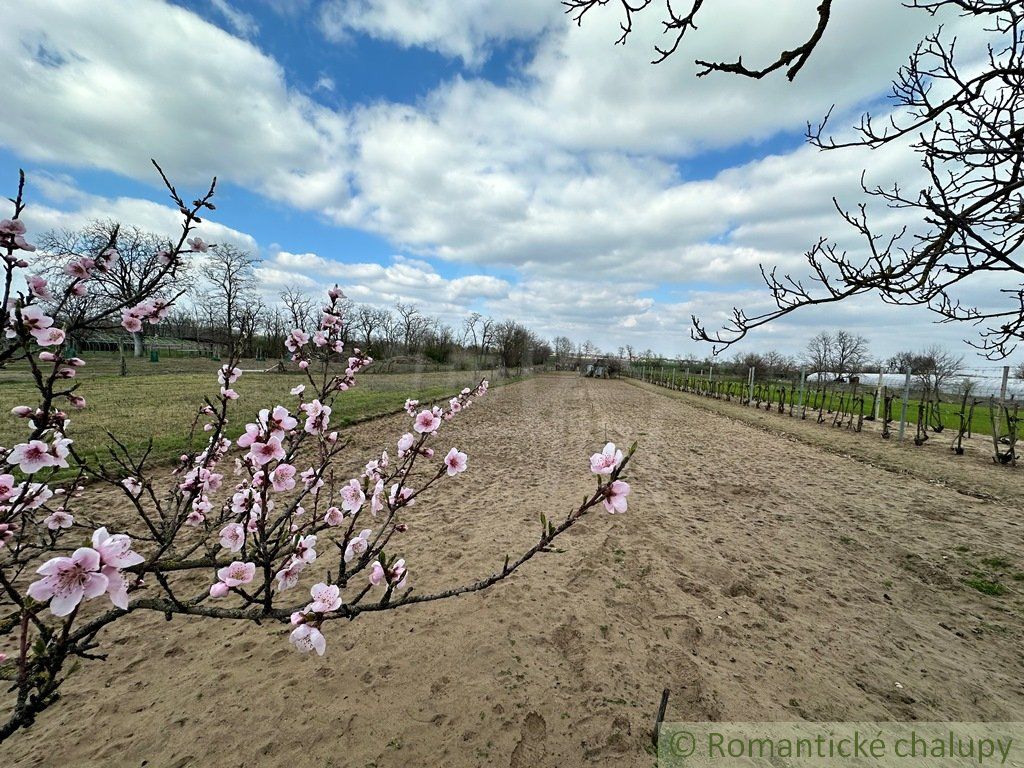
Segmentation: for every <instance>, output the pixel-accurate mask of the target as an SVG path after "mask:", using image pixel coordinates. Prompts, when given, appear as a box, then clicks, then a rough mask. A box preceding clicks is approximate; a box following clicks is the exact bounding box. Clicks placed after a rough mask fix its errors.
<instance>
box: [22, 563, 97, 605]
mask: <svg viewBox="0 0 1024 768" xmlns="http://www.w3.org/2000/svg"><path fill="white" fill-rule="evenodd" d="M99 569H100V553H99V552H97V551H96V550H95V549H91V548H90V547H79V548H78V549H76V550H75V552H74V554H72V555H71V557H54V558H51V559H50V560H47V561H46V562H45V563H43V564H42V565H41V566H40V567H39V570H38V571H36V572H37V573H39V574H42V576H43V577H44V578H42V579H40V580H39V581H34V582H32V583H31V584H29V587H28V594H29V597H31V598H32V599H33V600H38V601H39V602H46V601H47V600H50V613H52V614H53V615H54V616H67V615H68V614H69V613H71V612H72V611H73V610H74V609H75V608H76V607H77V606H78V604H79V603H80V602H82V600H83V599H85V600H91V599H92V598H94V597H98V596H99V595H102V594H103V593H104V592H105V591H106V590H107V577H106V576H104V575H103V574H102V573H99Z"/></svg>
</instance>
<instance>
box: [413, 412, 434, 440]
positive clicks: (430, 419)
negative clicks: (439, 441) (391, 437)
mask: <svg viewBox="0 0 1024 768" xmlns="http://www.w3.org/2000/svg"><path fill="white" fill-rule="evenodd" d="M440 426H441V417H440V416H438V415H437V414H436V413H434V412H433V411H420V412H419V413H417V414H416V420H415V421H414V422H413V425H412V428H413V429H414V430H416V431H417V432H419V433H420V434H421V435H422V434H428V433H429V434H433V433H434V432H437V428H438V427H440Z"/></svg>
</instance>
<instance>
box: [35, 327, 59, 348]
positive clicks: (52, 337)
mask: <svg viewBox="0 0 1024 768" xmlns="http://www.w3.org/2000/svg"><path fill="white" fill-rule="evenodd" d="M31 333H32V336H33V337H35V340H36V344H38V345H39V346H40V347H55V346H58V345H60V344H63V343H64V331H62V330H61V329H60V328H36V329H35V330H33V331H31Z"/></svg>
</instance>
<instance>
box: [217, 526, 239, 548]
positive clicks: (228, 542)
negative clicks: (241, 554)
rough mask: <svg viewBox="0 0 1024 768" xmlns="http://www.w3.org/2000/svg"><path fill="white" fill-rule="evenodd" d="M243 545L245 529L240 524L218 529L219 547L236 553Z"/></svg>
mask: <svg viewBox="0 0 1024 768" xmlns="http://www.w3.org/2000/svg"><path fill="white" fill-rule="evenodd" d="M244 543H245V528H244V527H242V524H241V523H228V524H227V525H225V526H224V527H223V528H221V529H220V545H221V546H222V547H224V549H227V550H229V551H231V552H238V551H239V550H241V549H242V545H243V544H244Z"/></svg>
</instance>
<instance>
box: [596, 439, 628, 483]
mask: <svg viewBox="0 0 1024 768" xmlns="http://www.w3.org/2000/svg"><path fill="white" fill-rule="evenodd" d="M621 463H622V451H620V450H617V449H616V448H615V443H608V444H607V445H606V446H605V447H604V450H603V451H601V453H595V454H594V455H593V456H591V457H590V471H591V472H593V473H594V474H595V475H610V474H611V473H612V472H614V471H615V468H616V467H618V466H619V464H621Z"/></svg>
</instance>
